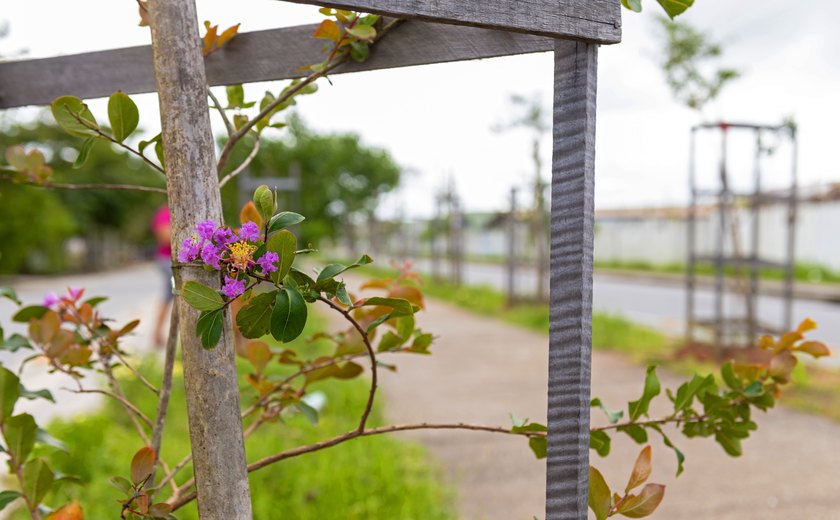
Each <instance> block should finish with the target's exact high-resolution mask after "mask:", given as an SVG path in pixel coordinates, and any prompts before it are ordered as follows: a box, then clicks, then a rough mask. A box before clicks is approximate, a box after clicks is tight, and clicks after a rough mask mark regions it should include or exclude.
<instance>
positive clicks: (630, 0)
mask: <svg viewBox="0 0 840 520" xmlns="http://www.w3.org/2000/svg"><path fill="white" fill-rule="evenodd" d="M621 5H623V6H624V7H625V8H627V9H630V10H631V11H634V12H636V13H641V12H642V0H621Z"/></svg>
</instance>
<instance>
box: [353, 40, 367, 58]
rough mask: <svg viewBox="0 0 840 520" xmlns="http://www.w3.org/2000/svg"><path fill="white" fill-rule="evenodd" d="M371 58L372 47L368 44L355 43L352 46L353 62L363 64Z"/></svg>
mask: <svg viewBox="0 0 840 520" xmlns="http://www.w3.org/2000/svg"><path fill="white" fill-rule="evenodd" d="M368 57H370V46H369V45H368V44H367V43H366V42H353V43H351V44H350V58H352V59H353V61H355V62H358V63H362V62H364V61H366V60H367V59H368Z"/></svg>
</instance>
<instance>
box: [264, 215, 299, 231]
mask: <svg viewBox="0 0 840 520" xmlns="http://www.w3.org/2000/svg"><path fill="white" fill-rule="evenodd" d="M305 219H306V218H305V217H304V216H303V215H299V214H297V213H294V212H291V211H281V212H280V213H278V214H276V215H274V216H273V217H271V220H270V221H269V222H268V232H269V233H274V232H275V231H278V230H280V229H283V228H287V227H289V226H294V225H295V224H300V223H301V222H303V221H304V220H305Z"/></svg>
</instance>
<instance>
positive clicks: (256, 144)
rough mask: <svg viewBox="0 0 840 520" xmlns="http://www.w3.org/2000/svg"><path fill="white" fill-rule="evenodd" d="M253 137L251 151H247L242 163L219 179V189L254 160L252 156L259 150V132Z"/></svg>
mask: <svg viewBox="0 0 840 520" xmlns="http://www.w3.org/2000/svg"><path fill="white" fill-rule="evenodd" d="M254 139H255V140H254V147H253V148H251V153H249V154H248V157H246V158H245V160H244V161H242V164H240V165H239V166H237V167H236V168H235V169H234V170H233V171H232V172H230V173H228V174H227V175H225V176H224V177H223V178H222V180H221V181H219V189H222V188H224V186H225V184H227V183H228V182H230V181H232V180H233V179H234V178H236V176H237V175H239V174H240V173H242V172H244V171H245V168H247V167H248V165H249V164H251V162H252V161H253V160H254V158H255V157H256V156H257V154H258V153H259V151H260V136H259V134H258V135H257V136H256V137H255V138H254Z"/></svg>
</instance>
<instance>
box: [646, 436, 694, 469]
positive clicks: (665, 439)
mask: <svg viewBox="0 0 840 520" xmlns="http://www.w3.org/2000/svg"><path fill="white" fill-rule="evenodd" d="M649 427H650V428H651V429H653V430H656V431H657V432H659V435H661V436H662V442H663V443H664V444H665V446H668V447H669V448H671V449H672V450H674V454H675V455H676V456H677V476H678V477H679V476H680V475H681V474H682V472H683V470H684V469H685V468H684V467H683V463H684V462H685V455H684V454H683V452H681V451H680V450H679V448H677V447H676V446H675V445H674V443H673V442H671V439H670V438H669V437H668V436H667V435H665V432H663V431H662V428H661V427H660V426H659V425H658V424H652V425H650V426H649Z"/></svg>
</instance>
